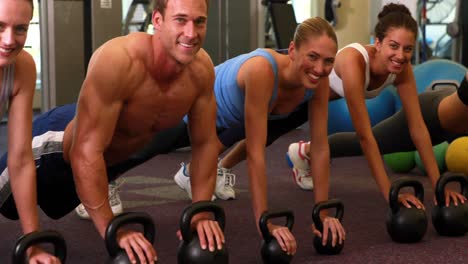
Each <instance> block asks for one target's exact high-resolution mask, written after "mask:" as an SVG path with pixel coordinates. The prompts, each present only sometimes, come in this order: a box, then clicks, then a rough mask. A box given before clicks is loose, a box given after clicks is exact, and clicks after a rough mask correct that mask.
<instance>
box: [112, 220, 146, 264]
mask: <svg viewBox="0 0 468 264" xmlns="http://www.w3.org/2000/svg"><path fill="white" fill-rule="evenodd" d="M129 224H141V225H142V226H143V234H144V236H145V238H146V239H147V240H148V241H149V242H150V243H151V244H153V243H154V237H155V227H154V222H153V219H152V218H151V216H150V215H148V214H147V213H143V212H138V213H137V212H127V213H123V214H120V215H118V216H116V217H114V218H113V219H112V220H111V221H110V223H109V225H108V226H107V228H106V232H105V243H106V248H107V252H108V253H109V256H110V257H109V259H108V261H107V263H109V264H130V263H131V262H130V259H129V258H128V255H127V253H126V252H125V250H124V249H122V248H121V247H120V246H119V244H118V242H117V231H118V230H119V229H120V228H121V227H122V226H124V225H129ZM137 263H138V264H139V263H140V261H139V260H138V258H137Z"/></svg>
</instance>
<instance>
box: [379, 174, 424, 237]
mask: <svg viewBox="0 0 468 264" xmlns="http://www.w3.org/2000/svg"><path fill="white" fill-rule="evenodd" d="M403 187H413V189H414V192H415V196H416V197H417V198H418V199H419V200H420V201H421V202H422V201H424V187H423V185H422V184H421V183H420V182H419V181H417V180H415V179H411V178H408V177H400V178H399V179H397V180H395V181H394V182H393V183H392V185H391V187H390V194H389V203H390V209H391V210H390V212H389V213H388V217H387V232H388V234H389V235H390V237H391V238H392V240H393V241H395V242H399V243H415V242H418V241H420V240H421V239H422V238H423V237H424V234H425V233H426V230H427V217H426V212H425V211H424V210H423V209H418V208H416V207H414V206H412V207H411V208H406V207H404V206H403V205H402V204H400V203H399V202H398V194H399V192H400V189H401V188H403Z"/></svg>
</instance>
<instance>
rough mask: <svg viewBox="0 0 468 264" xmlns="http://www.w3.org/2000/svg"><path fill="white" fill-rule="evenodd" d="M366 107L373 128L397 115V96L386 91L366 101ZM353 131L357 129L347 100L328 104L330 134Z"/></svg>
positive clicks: (338, 100)
mask: <svg viewBox="0 0 468 264" xmlns="http://www.w3.org/2000/svg"><path fill="white" fill-rule="evenodd" d="M366 107H367V111H368V113H369V118H370V121H371V125H372V126H373V125H375V124H377V123H379V122H380V121H382V120H384V119H386V118H387V117H389V116H391V115H393V114H394V113H395V96H394V94H393V92H392V91H390V90H389V89H385V90H384V91H382V93H380V94H379V95H378V96H377V97H375V98H372V99H366ZM353 131H355V129H354V126H353V123H352V121H351V116H350V114H349V110H348V106H347V104H346V101H345V99H344V98H341V99H337V100H334V101H331V102H330V103H329V104H328V134H329V135H330V134H334V133H337V132H353Z"/></svg>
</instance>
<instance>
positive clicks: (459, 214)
mask: <svg viewBox="0 0 468 264" xmlns="http://www.w3.org/2000/svg"><path fill="white" fill-rule="evenodd" d="M449 182H458V183H460V189H461V193H462V194H463V195H464V196H465V197H466V196H467V195H468V177H467V176H465V175H462V174H445V175H444V176H441V177H440V178H439V180H437V185H436V191H435V196H436V200H437V205H435V206H434V207H433V208H432V224H433V225H434V228H435V230H436V231H437V233H439V235H441V236H463V235H465V233H466V232H468V230H467V224H468V212H467V207H466V205H462V204H461V203H459V205H458V206H455V205H454V204H453V201H452V200H450V204H449V206H445V185H447V183H449ZM465 204H466V202H465Z"/></svg>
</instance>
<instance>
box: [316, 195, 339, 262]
mask: <svg viewBox="0 0 468 264" xmlns="http://www.w3.org/2000/svg"><path fill="white" fill-rule="evenodd" d="M330 208H336V212H335V216H334V217H335V218H338V220H340V222H341V221H342V220H343V214H344V206H343V203H342V202H341V201H340V200H339V199H330V200H328V201H323V202H319V203H317V204H316V205H315V206H314V208H313V209H312V220H313V221H314V225H315V228H317V230H319V231H320V232H321V233H322V235H323V223H322V220H321V219H320V211H322V210H324V209H330ZM332 242H333V236H332V234H331V230H330V229H328V238H327V244H326V245H325V246H324V245H323V244H322V238H321V237H319V236H315V238H314V248H315V251H316V252H317V253H318V254H322V255H337V254H339V253H340V252H341V250H342V249H343V247H344V241H343V242H342V243H341V244H339V243H338V241H337V243H336V244H335V246H334V247H333V246H332Z"/></svg>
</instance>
